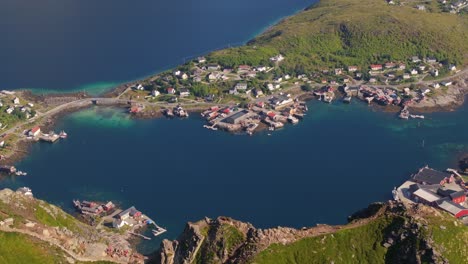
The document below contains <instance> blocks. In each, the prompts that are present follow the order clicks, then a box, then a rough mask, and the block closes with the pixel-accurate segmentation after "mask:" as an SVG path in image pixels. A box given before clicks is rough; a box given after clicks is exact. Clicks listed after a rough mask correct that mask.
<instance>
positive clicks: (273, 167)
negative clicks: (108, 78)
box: [0, 101, 468, 249]
mask: <svg viewBox="0 0 468 264" xmlns="http://www.w3.org/2000/svg"><path fill="white" fill-rule="evenodd" d="M309 108H310V111H309V113H308V115H307V116H306V118H305V120H304V121H303V122H301V123H299V124H298V125H295V126H287V127H286V128H285V129H282V130H279V131H275V132H273V133H272V134H271V136H270V135H268V132H262V133H260V134H257V135H254V136H252V137H249V136H245V135H232V134H228V133H224V132H219V131H217V132H214V131H210V130H207V129H205V128H203V127H202V125H203V121H202V120H201V119H200V118H199V117H198V116H197V115H196V114H193V116H192V117H190V118H189V119H184V120H180V119H173V120H168V119H164V118H163V119H155V120H134V119H131V118H130V117H129V116H128V115H127V114H126V113H124V112H123V110H119V109H113V108H92V109H88V110H84V111H80V112H78V113H74V114H71V115H70V116H67V117H65V118H63V119H62V120H61V121H60V122H59V123H58V125H57V129H64V130H65V131H67V132H68V133H69V135H70V136H69V138H68V139H66V140H63V141H61V142H59V143H57V144H53V145H50V144H42V143H39V144H35V145H34V146H33V147H32V152H31V155H29V156H28V158H26V159H25V160H23V161H22V162H20V163H19V164H17V166H18V168H19V169H21V170H24V171H27V172H28V173H29V174H28V175H27V176H26V177H17V178H12V179H8V180H6V181H3V182H0V187H12V188H16V187H19V186H23V185H25V186H29V187H31V188H32V190H33V191H34V193H35V195H36V196H37V197H38V198H41V199H46V200H47V201H49V202H52V203H55V204H58V205H60V206H62V207H63V208H65V209H67V210H72V208H71V200H72V199H74V198H79V199H90V200H102V201H105V200H113V201H117V202H120V203H122V205H123V206H130V205H135V206H136V207H137V208H138V209H140V210H142V211H143V212H145V213H147V214H148V215H149V216H151V217H152V218H154V219H155V220H156V221H157V222H158V223H159V224H160V225H162V226H165V227H167V228H168V229H169V232H168V233H167V234H166V235H164V236H162V237H161V238H164V237H165V238H175V237H176V236H177V235H178V234H179V233H180V232H181V231H182V230H183V227H184V224H185V222H187V221H195V220H198V219H202V218H203V217H204V216H208V217H216V216H220V215H226V216H231V217H234V218H237V219H241V220H243V221H249V222H251V223H253V224H254V225H255V226H257V227H262V228H265V227H274V226H278V225H281V226H293V227H298V228H299V227H302V226H311V225H315V224H317V223H328V224H339V223H345V222H346V217H347V216H348V215H350V214H351V213H353V212H355V211H356V210H358V209H360V208H363V207H365V206H367V205H368V204H369V203H371V202H375V201H385V200H387V199H390V198H391V195H390V192H391V190H392V188H393V187H394V186H397V185H398V184H400V183H402V182H403V181H404V180H405V179H406V178H407V177H409V175H410V174H411V173H413V172H415V171H416V170H417V169H418V168H419V167H421V166H424V165H426V164H429V165H431V166H432V167H435V168H438V169H446V168H447V167H449V166H452V167H453V166H455V165H456V164H455V163H456V160H455V157H456V155H457V153H460V152H462V151H464V150H466V147H467V146H468V134H466V131H467V130H468V123H467V122H462V121H463V120H465V118H466V116H467V114H468V107H467V106H463V107H462V108H461V109H460V110H459V111H457V112H451V113H434V114H429V115H427V118H426V119H425V120H420V121H418V120H409V121H402V120H398V119H396V118H395V115H394V114H390V113H382V112H375V111H373V110H372V108H370V107H368V106H367V105H365V104H362V103H357V102H354V103H353V104H352V105H343V104H341V103H340V102H337V103H334V104H331V105H327V104H323V103H320V102H317V101H315V102H310V103H309ZM423 141H424V143H423ZM158 241H159V240H156V241H155V240H153V241H152V242H153V243H156V244H153V248H152V249H154V247H156V246H157V243H158Z"/></svg>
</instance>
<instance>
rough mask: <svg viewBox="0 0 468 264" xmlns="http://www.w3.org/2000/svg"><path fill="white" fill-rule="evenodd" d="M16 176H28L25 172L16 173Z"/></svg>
mask: <svg viewBox="0 0 468 264" xmlns="http://www.w3.org/2000/svg"><path fill="white" fill-rule="evenodd" d="M15 175H16V176H26V175H28V174H27V173H26V172H23V171H17V172H15Z"/></svg>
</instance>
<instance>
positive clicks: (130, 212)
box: [117, 206, 138, 217]
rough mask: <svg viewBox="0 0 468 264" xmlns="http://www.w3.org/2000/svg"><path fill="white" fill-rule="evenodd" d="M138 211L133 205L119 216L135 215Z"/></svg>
mask: <svg viewBox="0 0 468 264" xmlns="http://www.w3.org/2000/svg"><path fill="white" fill-rule="evenodd" d="M137 212H138V210H137V209H136V208H135V206H132V207H130V208H128V209H127V210H125V211H122V212H120V213H119V214H118V215H117V216H118V217H122V216H123V215H125V214H129V215H134V214H135V213H137Z"/></svg>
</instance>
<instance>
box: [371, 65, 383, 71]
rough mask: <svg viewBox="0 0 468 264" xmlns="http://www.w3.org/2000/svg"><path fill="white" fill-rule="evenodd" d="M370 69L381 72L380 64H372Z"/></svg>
mask: <svg viewBox="0 0 468 264" xmlns="http://www.w3.org/2000/svg"><path fill="white" fill-rule="evenodd" d="M370 67H371V70H373V71H381V70H382V69H383V68H382V64H372V65H371V66H370Z"/></svg>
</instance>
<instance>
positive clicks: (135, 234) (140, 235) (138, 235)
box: [128, 231, 151, 240]
mask: <svg viewBox="0 0 468 264" xmlns="http://www.w3.org/2000/svg"><path fill="white" fill-rule="evenodd" d="M128 233H129V234H131V235H134V236H137V237H141V238H143V239H146V240H151V238H150V237H147V236H144V235H142V234H138V233H134V232H131V231H128Z"/></svg>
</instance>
